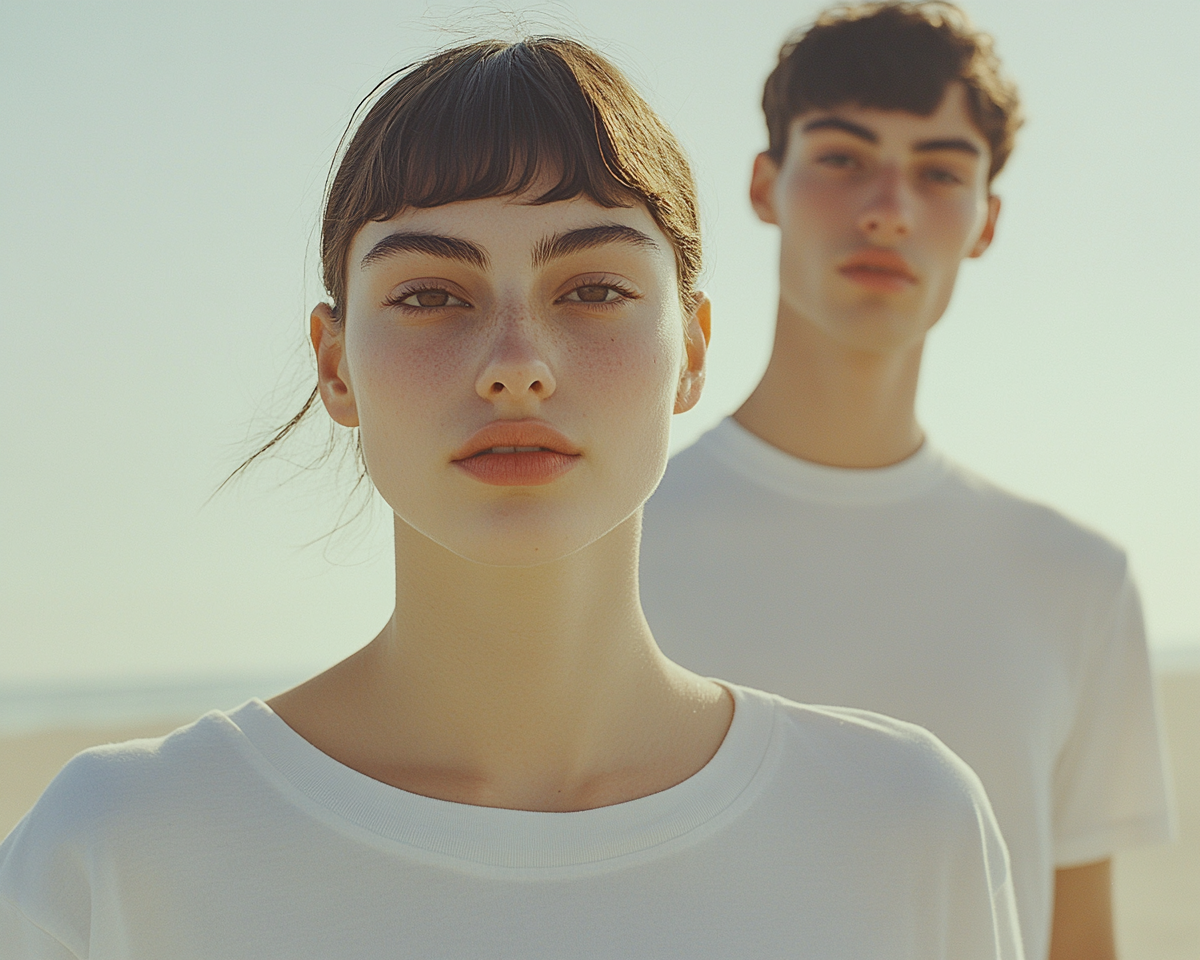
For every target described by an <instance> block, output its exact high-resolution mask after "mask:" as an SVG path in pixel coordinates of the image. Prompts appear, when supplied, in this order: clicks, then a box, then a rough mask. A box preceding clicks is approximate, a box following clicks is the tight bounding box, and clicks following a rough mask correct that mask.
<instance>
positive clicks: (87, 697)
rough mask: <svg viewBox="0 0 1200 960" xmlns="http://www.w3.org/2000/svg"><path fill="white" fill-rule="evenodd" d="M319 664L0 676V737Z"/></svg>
mask: <svg viewBox="0 0 1200 960" xmlns="http://www.w3.org/2000/svg"><path fill="white" fill-rule="evenodd" d="M1150 660H1151V666H1152V668H1153V670H1154V672H1155V673H1156V674H1164V673H1167V674H1169V673H1178V672H1192V671H1200V636H1197V637H1191V638H1181V639H1172V640H1164V641H1160V642H1158V643H1152V644H1151V645H1150ZM322 669H324V667H321V666H318V667H310V668H307V669H305V668H293V669H287V670H284V669H280V670H276V671H268V670H260V671H244V672H239V673H224V674H215V673H209V674H200V673H197V674H173V675H160V676H145V677H133V678H122V677H98V678H95V679H92V680H84V679H78V678H76V679H59V680H54V679H43V680H24V681H20V680H18V681H0V737H12V736H21V735H23V734H31V733H37V732H39V731H45V730H53V729H65V728H71V727H99V726H112V725H118V724H136V723H142V722H146V721H152V720H158V719H168V720H170V719H180V720H183V719H186V718H189V717H190V718H195V717H199V716H201V715H203V714H204V713H207V712H208V711H210V710H229V709H232V708H234V707H236V706H238V705H239V704H242V703H244V702H245V701H247V700H249V699H251V698H254V697H258V698H260V699H267V698H268V697H272V696H274V695H275V694H277V693H281V692H283V691H284V690H286V689H288V688H289V687H292V686H294V685H295V684H297V683H300V682H301V681H302V680H305V679H307V678H309V677H311V676H313V675H314V674H316V673H319V672H320V671H321V670H322Z"/></svg>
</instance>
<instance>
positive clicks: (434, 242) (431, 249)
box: [359, 230, 488, 270]
mask: <svg viewBox="0 0 1200 960" xmlns="http://www.w3.org/2000/svg"><path fill="white" fill-rule="evenodd" d="M396 253H424V254H427V255H429V256H431V257H441V258H443V259H445V260H461V261H462V262H463V263H469V264H470V265H471V266H473V267H479V269H481V270H483V269H486V268H487V265H488V256H487V254H486V253H485V252H484V250H483V248H482V247H480V246H479V245H478V244H475V243H472V242H471V241H470V240H463V239H461V238H459V237H444V236H442V235H441V234H437V233H420V232H418V231H408V230H402V231H400V232H398V233H391V234H388V235H387V236H386V237H384V238H383V239H382V240H380V241H379V242H378V243H377V244H375V246H373V247H372V248H371V249H370V250H368V251H367V255H366V256H365V257H363V258H362V261H361V262H360V263H359V268H360V269H361V268H363V267H366V266H369V265H370V264H372V263H374V262H375V261H376V260H383V259H385V258H386V257H390V256H391V255H392V254H396Z"/></svg>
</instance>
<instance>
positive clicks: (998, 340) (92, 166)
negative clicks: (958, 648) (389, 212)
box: [0, 0, 1200, 682]
mask: <svg viewBox="0 0 1200 960" xmlns="http://www.w3.org/2000/svg"><path fill="white" fill-rule="evenodd" d="M513 6H514V7H515V8H516V9H518V10H526V11H532V13H528V14H527V15H528V17H529V19H530V20H532V21H533V23H534V26H535V28H536V29H539V31H541V32H544V31H545V28H544V27H540V26H539V25H540V24H543V23H546V24H549V25H550V26H551V27H552V28H553V29H555V30H556V31H562V30H563V29H566V30H568V31H570V32H571V33H574V34H575V35H577V36H581V37H582V38H583V39H585V40H588V41H590V42H592V43H593V44H594V45H596V46H598V47H599V48H600V49H601V50H602V51H603V52H605V53H606V54H607V55H608V56H610V57H611V58H612V59H614V60H615V61H616V62H618V63H619V64H621V65H622V66H623V67H625V68H626V69H627V70H628V72H629V74H630V76H631V78H632V79H633V80H634V82H635V83H636V84H637V85H638V86H639V87H640V89H641V90H642V91H643V92H644V93H645V95H646V96H647V98H648V99H649V100H650V102H651V103H652V104H653V105H654V106H655V107H656V108H657V109H658V110H659V111H660V113H661V114H662V116H663V117H664V119H666V121H667V122H668V123H669V124H671V125H672V127H673V128H674V129H675V130H676V132H677V133H678V134H679V135H680V137H681V139H682V141H683V142H684V145H685V146H686V148H687V149H688V150H689V151H690V153H691V156H692V159H693V162H694V165H695V169H696V172H697V175H698V179H699V183H700V187H701V199H702V203H703V207H704V216H705V226H706V235H705V240H706V246H707V254H708V257H707V259H708V269H707V274H706V282H705V287H706V289H707V290H708V291H709V292H710V294H711V296H712V298H713V301H714V304H715V315H714V342H713V350H712V353H711V354H710V358H711V366H710V373H709V386H708V392H707V394H706V396H705V398H704V399H703V400H702V402H701V404H700V406H699V407H698V409H697V410H696V411H694V412H693V413H691V414H688V415H686V416H685V417H683V418H680V419H679V420H678V422H677V431H676V441H675V442H676V446H679V445H682V444H685V443H687V442H689V441H690V440H691V439H693V438H694V437H695V436H697V435H698V433H700V432H701V431H703V430H704V429H706V428H707V427H708V426H710V425H711V424H713V423H715V422H716V421H717V420H718V419H719V418H720V417H721V416H723V415H725V414H726V413H728V412H730V411H731V410H733V409H734V408H736V407H737V405H738V404H739V403H740V401H741V400H742V399H743V398H744V397H745V396H746V395H747V394H748V393H749V391H750V390H751V389H752V387H753V386H754V383H755V381H756V379H757V378H758V376H759V375H760V374H761V372H762V369H763V367H764V365H765V362H766V358H767V352H768V350H769V347H770V338H771V330H772V323H773V319H774V301H775V295H776V284H775V272H774V265H775V261H776V256H777V246H776V238H775V235H774V233H773V231H772V229H771V228H768V227H765V226H763V225H761V224H759V223H758V222H757V221H756V220H755V219H754V217H753V214H752V213H751V211H750V210H749V207H748V205H747V203H746V201H745V190H746V180H747V175H748V171H749V168H750V163H751V160H752V158H753V156H754V154H755V153H757V152H758V151H759V150H761V149H762V148H763V146H764V143H765V133H764V129H763V125H762V120H761V114H760V111H759V108H758V99H759V95H760V91H761V85H762V81H763V79H764V77H765V75H766V73H767V72H768V70H769V69H770V66H771V64H772V62H773V59H774V55H775V51H776V50H777V48H778V45H779V42H780V41H781V39H782V38H783V36H784V35H785V34H786V33H787V32H788V31H789V30H790V29H791V28H793V27H795V26H798V25H801V24H802V23H804V22H806V21H807V20H809V19H810V18H811V16H812V15H813V13H814V12H815V11H816V10H817V9H818V5H817V4H813V3H809V2H806V0H802V2H793V3H781V2H775V0H758V2H755V3H754V4H751V5H746V4H734V3H711V2H687V3H684V2H682V0H672V2H664V0H636V2H635V0H589V2H574V3H567V4H554V5H547V4H542V5H539V6H537V7H527V6H523V5H521V4H513ZM967 7H968V10H970V12H971V13H972V14H973V16H974V17H975V19H976V20H977V21H978V22H979V23H981V24H982V25H983V26H985V27H987V28H988V29H989V30H991V31H992V32H993V33H994V35H995V36H996V38H997V43H998V49H999V52H1000V54H1001V56H1002V57H1003V58H1004V60H1005V62H1006V64H1007V66H1008V68H1009V71H1010V73H1011V74H1012V75H1013V76H1014V77H1015V78H1016V80H1017V81H1018V83H1019V85H1020V87H1021V90H1022V93H1023V96H1024V99H1025V103H1026V109H1027V113H1028V116H1029V123H1028V126H1027V128H1026V129H1025V130H1024V132H1023V133H1022V135H1021V138H1020V141H1019V143H1018V147H1017V151H1016V153H1015V155H1014V157H1013V159H1012V161H1011V162H1010V166H1009V169H1007V170H1006V171H1005V172H1004V174H1003V175H1002V176H1001V178H1000V179H999V181H998V182H997V191H998V192H999V193H1000V194H1001V196H1002V197H1003V200H1004V210H1003V214H1002V217H1001V221H1000V226H999V230H998V234H997V240H996V243H995V244H994V246H993V247H992V249H991V250H990V251H989V252H988V254H987V255H986V256H985V257H984V258H983V259H982V260H980V261H975V262H971V263H969V264H968V265H967V266H966V267H965V268H964V270H963V273H962V278H961V280H960V283H959V288H958V291H957V293H956V295H955V299H954V302H953V303H952V305H951V308H950V310H949V312H948V313H947V315H946V316H945V317H944V318H943V320H942V322H941V323H940V324H939V326H938V328H937V329H936V330H935V331H934V333H933V335H932V336H931V340H930V344H929V347H928V351H927V360H926V369H925V374H924V379H923V386H922V390H921V396H920V411H921V417H922V420H923V422H924V424H925V426H926V428H927V431H928V433H929V436H930V437H931V440H932V442H934V443H935V444H937V445H938V446H939V447H941V448H942V449H943V450H944V451H946V452H947V453H948V454H950V455H951V456H953V457H954V458H956V459H958V460H959V461H961V462H963V463H965V464H967V465H968V466H971V467H973V468H975V469H977V470H979V471H980V472H982V473H985V474H986V475H988V476H990V477H991V478H993V479H995V480H997V481H999V482H1000V483H1002V484H1004V485H1006V486H1008V487H1009V488H1011V489H1013V490H1015V491H1017V492H1019V493H1021V494H1024V495H1027V496H1030V497H1033V498H1036V499H1038V500H1041V501H1045V502H1048V503H1051V504H1053V505H1055V506H1056V507H1058V508H1060V509H1062V510H1064V511H1065V512H1066V513H1068V514H1070V515H1071V516H1073V517H1075V518H1076V519H1078V520H1080V521H1082V522H1084V523H1086V524H1088V525H1089V526H1092V527H1094V528H1096V529H1099V530H1101V531H1103V532H1104V533H1105V534H1107V535H1108V536H1110V537H1112V538H1113V539H1115V540H1117V541H1118V542H1120V543H1122V544H1123V545H1124V546H1125V547H1126V548H1127V549H1128V550H1129V553H1130V556H1131V559H1132V563H1133V568H1134V571H1135V573H1136V575H1137V577H1138V580H1139V582H1140V584H1141V587H1142V591H1143V597H1144V601H1145V607H1146V615H1147V622H1148V626H1149V630H1150V634H1151V637H1152V642H1153V643H1154V644H1156V645H1160V646H1161V645H1170V644H1177V643H1189V642H1190V643H1195V644H1196V645H1197V646H1200V294H1198V292H1197V285H1196V274H1197V272H1198V269H1200V230H1197V224H1198V223H1200V191H1198V190H1197V176H1196V158H1197V157H1198V156H1200V124H1198V123H1197V120H1196V104H1197V103H1198V102H1200V68H1198V67H1197V60H1196V57H1195V49H1194V46H1195V38H1196V37H1197V36H1200V4H1197V3H1195V2H1194V0H1165V2H1162V3H1159V4H1155V5H1154V6H1153V8H1152V9H1153V14H1152V15H1150V14H1148V13H1147V12H1146V11H1147V10H1148V9H1150V8H1148V7H1147V6H1146V5H1144V4H1139V3H1131V2H1114V0H1093V2H1089V3H1088V4H1086V5H1083V4H1080V3H1078V2H1077V0H986V2H985V0H977V2H972V3H969V4H967ZM491 9H493V8H490V7H488V6H487V5H482V6H478V7H472V8H471V9H470V10H468V11H467V12H466V13H463V12H461V9H459V8H455V7H453V6H443V7H432V8H427V7H426V6H425V5H424V4H423V3H410V2H406V0H399V2H389V3H382V2H355V0H339V2H337V3H333V2H292V0H289V2H286V3H265V2H249V3H241V2H239V3H227V4H219V3H200V4H187V5H184V4H162V3H117V2H111V3H105V4H95V3H64V2H60V3H54V4H6V5H5V7H4V9H3V12H0V89H3V91H4V96H3V98H2V99H0V124H2V126H0V129H2V130H3V149H2V150H0V183H3V185H4V186H3V190H2V191H0V224H2V226H3V230H2V231H0V281H2V283H3V290H4V293H5V297H6V309H5V310H4V315H3V318H2V320H0V322H2V323H3V342H4V345H5V347H6V355H5V359H6V362H5V364H4V368H3V378H4V384H5V386H6V396H7V397H8V400H7V408H8V411H9V412H8V415H7V416H6V417H5V418H4V421H3V425H2V426H0V444H2V447H3V477H2V480H0V484H2V487H0V490H2V492H3V498H2V501H0V542H2V543H3V554H2V559H0V682H6V681H22V680H63V681H66V680H70V681H76V680H79V681H86V680H92V679H107V678H159V677H179V676H198V675H204V676H212V675H230V674H237V673H245V672H258V673H268V672H269V673H277V672H296V671H301V670H305V669H317V668H319V667H321V666H323V665H326V664H328V663H331V662H333V661H334V660H336V659H338V658H340V657H342V656H344V655H345V654H347V653H349V652H350V651H351V650H353V649H355V648H356V647H358V646H360V645H362V644H363V643H364V642H366V641H367V640H369V639H370V638H371V637H372V636H373V635H374V634H375V632H376V631H377V630H378V629H379V627H380V626H381V625H382V624H383V622H384V621H385V620H386V618H387V616H388V614H389V612H390V609H391V575H392V574H391V556H390V550H391V548H390V540H389V534H388V528H387V523H386V508H382V507H381V506H380V505H378V504H377V505H376V506H375V508H374V509H373V511H371V512H369V513H368V514H367V515H366V516H365V517H363V518H361V519H359V520H358V521H356V522H355V523H353V524H352V525H351V526H350V527H349V528H348V529H347V530H346V531H344V532H343V533H342V534H339V535H337V536H335V537H334V538H332V539H331V540H327V541H322V542H321V543H318V544H317V545H316V546H312V547H305V546H304V544H305V543H306V542H307V541H310V540H313V539H314V538H318V537H320V535H321V534H322V533H324V532H325V531H326V530H328V529H329V528H331V527H332V526H334V525H335V524H336V523H337V522H338V517H339V514H340V511H341V510H342V507H343V506H344V504H345V503H346V501H347V497H348V495H349V489H348V488H349V484H348V483H347V482H346V481H345V477H344V475H343V476H341V477H339V475H338V472H337V471H336V470H333V469H324V470H318V471H311V472H309V473H307V474H306V475H304V476H302V477H300V478H299V479H297V480H295V481H292V482H288V483H284V484H282V485H281V484H280V481H281V480H282V479H283V478H284V476H285V475H286V474H287V470H286V468H285V467H284V466H283V465H282V464H276V465H273V466H268V467H267V468H265V469H263V470H261V471H259V472H257V473H255V474H254V475H253V476H251V478H250V479H249V480H247V481H246V482H244V483H242V484H240V485H238V486H237V487H235V488H234V489H233V490H232V491H229V492H226V493H223V494H222V495H221V496H219V497H218V498H216V499H215V500H214V501H213V502H212V503H210V504H208V505H207V506H206V505H205V501H206V499H207V498H208V496H209V494H210V493H212V491H213V489H214V488H215V487H216V485H217V484H218V483H219V481H220V480H221V478H222V477H223V476H224V475H225V474H226V473H227V472H228V471H229V470H230V469H231V468H232V467H233V466H235V465H236V464H237V462H238V461H239V459H240V457H241V456H243V455H245V453H247V452H248V451H249V450H250V449H251V447H250V446H249V445H248V439H249V438H252V437H254V436H257V435H259V434H261V433H262V431H264V430H265V429H266V428H267V427H268V426H269V425H271V424H272V423H274V422H277V421H280V420H282V419H286V417H287V416H288V415H290V413H291V412H292V410H293V408H294V407H295V406H296V405H298V403H299V402H300V400H302V399H303V397H304V396H305V395H307V393H308V390H309V388H310V386H311V382H312V368H311V366H310V364H309V361H308V359H307V354H306V352H305V350H306V344H305V342H304V331H305V327H306V321H307V314H308V311H309V309H310V308H311V307H312V305H313V304H314V303H315V302H316V301H317V300H318V299H320V289H319V284H318V282H317V273H316V266H315V264H316V258H315V253H314V249H315V244H316V236H317V233H316V230H317V224H318V218H319V204H320V193H321V187H322V184H323V181H324V177H325V173H326V169H327V166H328V163H329V160H330V157H331V156H332V154H333V151H334V148H335V146H336V143H337V140H338V137H339V136H340V134H341V132H342V129H343V126H344V124H345V122H346V120H347V119H348V117H349V115H350V112H351V110H352V109H353V107H354V106H355V104H356V103H357V102H358V101H359V99H360V98H361V97H362V96H363V95H364V94H366V93H367V92H368V91H369V90H370V89H371V87H372V86H374V84H375V83H376V82H377V81H378V80H379V79H381V78H382V77H383V76H384V75H385V74H386V73H387V72H389V71H390V70H392V69H394V68H396V67H399V66H402V65H403V64H404V63H406V62H409V61H411V60H413V59H415V58H417V57H419V56H421V55H423V54H425V53H427V52H428V51H429V50H431V49H432V48H433V47H436V46H440V45H444V44H446V43H449V42H451V41H453V40H455V39H456V38H457V37H458V36H460V34H459V33H456V32H455V31H456V30H465V31H468V32H470V33H471V34H472V35H475V36H477V35H479V34H494V33H495V32H496V31H497V26H496V24H497V22H498V21H497V20H496V19H495V18H494V16H490V15H488V16H485V15H486V14H487V12H488V11H489V10H491ZM456 10H457V11H458V12H456ZM747 11H752V13H748V12H747ZM489 24H490V26H489ZM323 429H324V428H323V427H320V426H318V428H317V429H316V430H315V431H314V432H313V433H312V435H311V436H310V438H309V440H308V441H305V442H301V443H298V444H297V445H296V446H295V447H294V448H293V451H292V452H293V455H294V456H295V457H297V458H299V459H301V460H302V459H303V458H304V456H305V454H306V453H309V452H311V450H312V449H313V444H314V443H316V442H318V441H319V440H320V435H321V430H323Z"/></svg>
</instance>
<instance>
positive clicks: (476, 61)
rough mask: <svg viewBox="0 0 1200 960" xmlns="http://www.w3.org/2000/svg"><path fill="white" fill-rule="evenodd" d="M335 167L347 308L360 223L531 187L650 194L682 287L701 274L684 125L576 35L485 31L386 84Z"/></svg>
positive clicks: (332, 257) (326, 226)
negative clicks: (676, 130) (350, 259)
mask: <svg viewBox="0 0 1200 960" xmlns="http://www.w3.org/2000/svg"><path fill="white" fill-rule="evenodd" d="M393 79H394V82H392V83H391V86H389V87H388V88H387V90H386V91H385V92H384V93H383V94H382V96H380V97H379V99H378V100H377V101H376V102H375V103H374V105H373V106H372V107H371V108H370V110H369V111H367V113H366V116H365V117H364V118H363V120H362V123H361V124H360V125H359V126H358V129H357V130H356V131H355V133H354V136H353V138H352V139H351V140H350V142H349V145H348V146H347V147H346V150H345V153H344V155H343V157H342V161H341V164H340V165H339V167H338V169H337V173H336V174H335V175H334V176H333V178H332V180H331V182H330V184H329V190H328V198H327V201H326V204H325V217H324V223H323V225H322V234H321V264H322V275H323V280H324V283H325V287H326V289H327V290H328V291H329V294H330V296H331V297H332V299H333V305H334V308H335V309H336V310H340V309H342V307H343V305H344V303H345V292H346V269H347V256H348V253H349V248H350V243H351V241H352V240H353V237H354V235H355V234H356V233H357V232H358V230H359V229H360V228H361V227H362V226H363V225H364V224H366V223H369V222H371V221H373V220H387V219H390V218H391V217H394V216H395V215H396V214H397V213H399V212H400V211H401V210H403V209H405V208H408V207H436V206H441V205H442V204H446V203H453V202H455V201H459V200H479V199H483V198H486V197H496V196H507V195H515V194H519V193H523V192H525V191H527V190H528V189H530V188H531V187H532V186H534V184H535V183H537V184H538V186H539V188H541V185H542V184H543V183H546V182H547V181H549V186H548V187H547V188H546V189H544V190H543V191H542V192H541V193H540V194H539V195H538V196H537V197H536V198H535V200H534V202H536V203H552V202H554V201H556V200H569V199H572V198H574V197H578V196H586V197H588V198H590V199H591V200H593V201H595V202H596V203H598V204H600V205H601V206H605V207H618V206H632V205H633V204H636V203H644V204H645V205H646V208H647V209H648V210H649V212H650V214H651V216H653V217H654V219H655V221H656V222H657V223H658V225H659V226H660V227H661V228H662V230H663V232H664V233H665V234H666V235H667V236H668V237H669V238H670V239H671V241H672V244H673V246H674V248H675V254H676V264H677V267H678V273H679V285H680V291H681V293H684V294H689V293H691V291H692V290H693V289H694V287H695V284H696V280H697V278H698V276H699V273H700V257H701V251H700V226H699V212H698V209H697V204H696V198H695V187H694V184H693V180H692V174H691V170H690V168H689V166H688V162H687V158H686V157H685V155H684V153H683V150H682V149H681V148H680V146H679V144H678V143H677V142H676V140H675V137H674V135H673V134H672V133H671V132H670V130H668V129H667V127H666V126H665V125H664V124H663V123H662V121H661V120H659V119H658V117H657V116H656V115H655V113H654V111H653V110H652V109H651V108H650V106H649V105H648V104H647V103H646V102H645V101H644V100H643V99H642V98H641V96H640V95H639V94H638V93H637V91H635V90H634V89H633V87H632V86H631V85H630V84H629V82H628V81H627V80H626V79H625V78H624V76H622V75H621V73H620V72H619V71H618V70H617V69H616V67H614V66H613V65H612V64H610V63H608V62H607V61H606V60H604V59H603V58H602V57H601V56H600V55H599V54H597V53H595V52H594V51H592V50H590V49H589V48H588V47H585V46H584V45H583V44H580V43H577V42H575V41H573V40H565V39H560V38H557V37H531V38H528V39H526V40H523V41H521V42H518V43H512V44H508V43H502V42H499V41H482V42H479V43H472V44H468V45H466V46H462V47H457V48H455V49H452V50H448V51H445V52H443V53H439V54H435V55H434V56H431V57H429V58H428V59H426V60H424V61H421V62H420V63H418V64H416V65H414V66H411V67H407V68H405V69H404V70H401V71H399V73H398V74H395V75H393V77H390V78H388V80H385V81H384V84H387V83H388V81H389V80H393Z"/></svg>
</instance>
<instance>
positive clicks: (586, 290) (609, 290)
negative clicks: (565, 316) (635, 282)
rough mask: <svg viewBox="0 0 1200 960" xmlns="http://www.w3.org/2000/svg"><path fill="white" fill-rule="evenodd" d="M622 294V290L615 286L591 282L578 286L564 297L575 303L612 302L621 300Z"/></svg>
mask: <svg viewBox="0 0 1200 960" xmlns="http://www.w3.org/2000/svg"><path fill="white" fill-rule="evenodd" d="M622 296H623V294H622V293H621V291H620V290H618V289H616V288H615V287H610V286H607V285H605V284H599V283H589V284H585V285H584V286H582V287H576V288H575V289H574V290H572V291H571V292H570V293H568V294H567V295H566V296H565V297H563V299H564V300H570V301H573V302H575V303H612V302H613V301H615V300H620V299H621V298H622Z"/></svg>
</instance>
